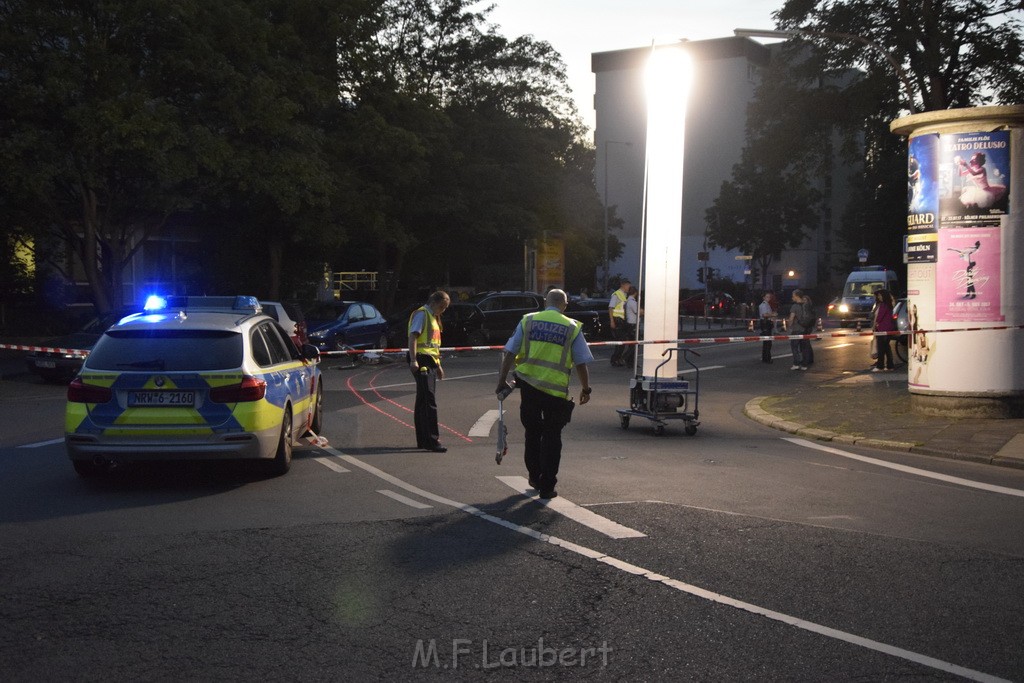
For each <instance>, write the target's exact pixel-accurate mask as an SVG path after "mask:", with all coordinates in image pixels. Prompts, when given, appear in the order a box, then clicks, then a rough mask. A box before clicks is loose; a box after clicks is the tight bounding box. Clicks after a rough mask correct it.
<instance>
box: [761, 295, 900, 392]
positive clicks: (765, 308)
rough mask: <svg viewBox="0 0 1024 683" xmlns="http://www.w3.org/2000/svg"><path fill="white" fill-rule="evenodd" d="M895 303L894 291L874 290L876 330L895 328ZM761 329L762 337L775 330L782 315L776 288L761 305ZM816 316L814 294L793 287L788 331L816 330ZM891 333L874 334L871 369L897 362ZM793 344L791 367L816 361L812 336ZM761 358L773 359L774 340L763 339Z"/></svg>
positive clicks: (882, 369)
mask: <svg viewBox="0 0 1024 683" xmlns="http://www.w3.org/2000/svg"><path fill="white" fill-rule="evenodd" d="M895 305H896V303H895V300H894V298H893V295H892V293H891V292H890V291H889V290H887V289H879V290H877V291H876V292H875V306H874V308H873V309H872V312H871V315H872V321H871V329H872V331H874V332H886V333H889V332H895V331H896V319H895V316H894V315H893V308H894V307H895ZM757 313H758V332H759V333H760V335H761V336H762V337H769V336H773V335H774V334H775V324H776V321H777V320H778V317H779V302H778V299H776V298H775V294H774V293H773V292H765V294H764V297H763V299H762V301H761V304H760V305H759V306H758V310H757ZM816 324H817V317H816V315H815V312H814V303H813V302H812V301H811V297H810V296H808V295H807V294H806V293H805V292H804V291H803V290H800V289H795V290H793V305H792V306H791V307H790V309H789V319H788V327H787V329H788V331H789V334H791V335H806V334H812V333H813V332H814V328H815V325H816ZM891 342H892V337H891V336H889V335H888V334H880V335H875V337H874V338H873V344H874V349H875V350H873V351H872V357H873V358H875V359H876V360H875V365H874V367H873V368H872V369H871V371H872V372H891V371H892V370H893V369H894V367H895V364H894V362H893V354H892V343H891ZM789 343H790V347H791V348H792V351H793V365H792V367H790V370H807V369H808V368H809V367H810V366H811V365H813V364H814V347H812V346H811V341H810V340H809V339H792V340H790V342H789ZM761 362H762V363H771V362H772V340H770V339H767V340H764V341H762V342H761Z"/></svg>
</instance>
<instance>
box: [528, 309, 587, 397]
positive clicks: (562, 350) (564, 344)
mask: <svg viewBox="0 0 1024 683" xmlns="http://www.w3.org/2000/svg"><path fill="white" fill-rule="evenodd" d="M520 325H521V326H522V328H523V342H522V345H521V346H520V347H519V353H517V354H516V374H517V375H519V376H520V377H522V378H523V380H525V381H526V382H527V383H528V384H529V385H530V386H533V387H535V388H537V389H539V390H541V391H543V392H545V393H547V394H551V395H552V396H558V397H560V398H564V399H568V398H569V375H570V374H571V372H572V343H573V341H575V339H576V337H577V336H578V335H579V334H580V330H581V328H582V325H581V324H580V323H578V322H576V321H575V320H571V319H569V318H566V317H565V316H564V315H562V314H561V313H559V312H558V311H553V310H546V311H541V312H540V313H529V314H527V315H525V316H523V320H522V322H521V323H520Z"/></svg>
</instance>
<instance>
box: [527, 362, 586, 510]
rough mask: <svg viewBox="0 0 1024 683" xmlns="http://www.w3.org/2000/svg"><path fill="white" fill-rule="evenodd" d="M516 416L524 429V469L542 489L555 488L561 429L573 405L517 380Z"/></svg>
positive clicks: (560, 458) (560, 446)
mask: <svg viewBox="0 0 1024 683" xmlns="http://www.w3.org/2000/svg"><path fill="white" fill-rule="evenodd" d="M516 385H517V386H518V387H519V388H520V394H521V395H520V404H519V419H520V420H521V421H522V423H523V427H524V428H525V430H526V449H525V453H526V455H525V460H526V471H527V472H528V473H529V475H530V479H533V480H534V481H536V482H537V488H538V489H539V490H541V491H549V490H551V489H553V488H555V484H556V483H557V482H558V465H559V463H560V462H561V460H562V428H563V427H565V425H567V424H569V420H570V419H571V417H572V409H573V407H574V404H573V402H572V401H567V400H566V399H564V398H559V397H558V396H552V395H551V394H548V393H545V392H543V391H541V390H540V389H536V388H534V387H532V386H530V384H528V383H527V382H526V381H525V380H523V379H519V380H517V382H516Z"/></svg>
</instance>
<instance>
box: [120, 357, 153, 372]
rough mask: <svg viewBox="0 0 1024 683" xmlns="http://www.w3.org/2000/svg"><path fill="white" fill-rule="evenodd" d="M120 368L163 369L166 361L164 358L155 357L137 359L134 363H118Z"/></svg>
mask: <svg viewBox="0 0 1024 683" xmlns="http://www.w3.org/2000/svg"><path fill="white" fill-rule="evenodd" d="M117 367H119V368H136V369H140V370H163V369H164V361H163V359H162V358H154V359H153V360H137V361H135V362H134V363H118V364H117Z"/></svg>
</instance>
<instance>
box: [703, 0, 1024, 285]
mask: <svg viewBox="0 0 1024 683" xmlns="http://www.w3.org/2000/svg"><path fill="white" fill-rule="evenodd" d="M1022 14H1024V7H1022V5H1021V3H1020V2H1017V1H1014V2H1011V1H1009V0H845V1H842V2H840V1H836V0H787V2H785V4H784V5H783V6H782V8H781V9H780V10H779V11H778V12H777V13H776V15H775V16H776V23H777V26H778V28H780V29H786V30H793V31H797V32H799V33H800V36H801V37H800V39H799V40H794V41H791V43H792V44H791V45H790V46H789V47H788V49H783V50H780V51H778V52H777V53H776V57H777V59H776V62H775V65H774V66H773V67H772V68H771V69H770V70H769V71H768V72H767V73H766V75H765V83H764V87H761V88H760V89H759V90H758V93H757V97H756V99H755V101H754V102H753V103H752V106H751V108H750V113H749V122H748V126H749V127H748V147H747V149H746V150H745V151H744V153H743V159H742V161H741V162H740V164H739V165H738V166H737V167H736V169H734V174H733V178H732V181H731V182H730V183H728V184H727V187H724V188H723V193H722V195H721V196H720V197H719V202H720V203H722V204H723V205H728V204H731V205H733V206H735V207H736V211H737V212H738V213H739V216H740V217H739V218H737V219H734V220H733V222H732V224H731V226H730V225H727V224H726V222H725V221H724V220H722V225H721V226H718V225H716V224H715V223H713V222H712V221H713V219H714V216H711V215H710V214H709V229H710V230H711V234H712V236H713V237H714V236H715V234H716V231H718V230H720V229H723V228H730V229H734V230H740V231H743V230H746V231H748V232H749V233H751V234H748V235H746V239H747V241H748V242H749V241H750V240H756V239H758V237H757V235H756V234H754V233H756V232H757V231H760V230H763V229H764V228H763V227H762V226H763V225H764V224H765V223H770V222H771V221H770V219H768V218H766V217H765V213H766V212H770V215H771V216H773V217H774V218H775V219H776V220H784V217H785V215H786V214H785V210H784V208H783V207H781V206H776V205H775V204H776V201H775V200H773V199H771V198H770V196H769V195H767V194H763V195H762V194H759V193H760V192H767V191H770V189H771V187H772V186H776V189H775V191H776V192H778V191H781V190H780V188H779V187H778V186H780V185H782V184H788V188H789V193H790V194H789V196H792V197H802V201H805V202H806V209H807V211H808V213H806V214H805V216H810V211H811V210H812V209H814V208H815V204H816V202H817V201H818V199H819V197H817V196H815V194H814V193H809V192H804V191H802V186H803V185H802V184H803V183H805V182H806V181H807V178H806V177H805V176H802V175H801V169H800V167H801V166H802V167H803V169H806V168H807V165H808V164H814V163H818V164H826V163H828V161H829V154H827V153H824V152H829V153H830V152H831V151H832V150H833V149H834V150H835V151H836V152H837V153H839V154H841V155H843V157H844V158H845V159H846V160H847V162H848V163H849V164H850V167H851V168H855V169H857V172H856V173H855V174H854V176H853V177H851V178H849V179H843V178H836V179H835V182H837V183H838V182H844V181H848V182H849V183H850V185H851V186H852V189H853V196H852V197H851V199H850V201H849V202H848V203H847V204H846V206H845V207H844V209H843V213H842V219H841V222H840V224H839V236H840V238H841V240H842V241H843V242H844V243H845V245H846V247H847V251H848V252H849V254H850V255H849V257H848V258H849V261H847V262H846V263H843V264H840V267H849V266H852V265H853V263H854V261H853V255H852V252H853V250H856V249H858V248H861V247H865V248H867V249H868V250H869V251H870V252H871V254H872V258H873V259H878V260H879V261H880V262H883V263H898V262H899V261H900V259H901V250H902V245H901V242H902V235H903V232H904V229H903V226H904V224H905V220H904V217H905V214H906V205H905V202H906V187H905V186H906V152H905V142H904V141H903V140H901V139H899V138H898V137H897V136H895V135H892V134H891V133H890V132H889V123H890V122H891V121H892V120H893V119H895V118H897V117H899V116H900V115H901V114H906V113H908V112H920V111H930V110H939V109H947V108H955V107H956V108H958V107H972V106H979V105H985V104H999V103H1013V102H1020V101H1021V97H1022V95H1024V64H1022V63H1021V62H1020V60H1019V58H1018V55H1019V54H1020V53H1021V47H1022V24H1021V17H1022ZM897 67H898V68H897ZM851 74H852V77H851ZM787 157H788V158H789V159H790V161H791V164H789V165H787V164H785V163H776V164H775V165H774V166H773V165H772V164H773V161H772V160H775V162H778V160H779V159H780V158H781V159H785V158H787ZM814 159H817V161H813V160H814ZM760 173H768V174H775V176H776V177H773V178H768V179H764V181H765V185H764V187H763V188H762V189H760V190H758V189H755V188H756V185H755V183H754V181H753V179H756V178H759V177H760V176H759V174H760ZM826 199H827V198H826ZM764 201H768V203H769V204H768V206H767V207H766V206H764V205H763V204H762V202H764ZM790 208H793V207H790ZM724 215H729V213H728V212H725V213H724ZM807 225H808V226H809V225H810V224H809V223H808V224H807ZM744 234H746V233H744ZM766 241H767V238H766ZM719 243H720V244H722V245H723V246H725V245H726V244H737V245H740V244H742V240H737V239H736V238H735V237H733V238H732V239H731V240H726V239H724V238H723V239H722V240H721V241H720V242H719ZM737 248H740V247H737Z"/></svg>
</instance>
